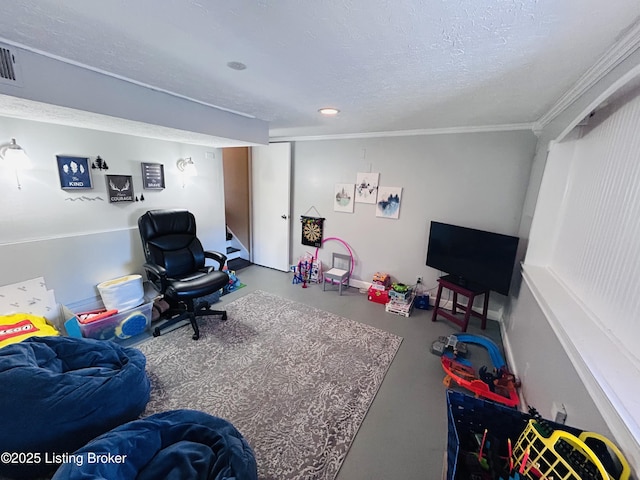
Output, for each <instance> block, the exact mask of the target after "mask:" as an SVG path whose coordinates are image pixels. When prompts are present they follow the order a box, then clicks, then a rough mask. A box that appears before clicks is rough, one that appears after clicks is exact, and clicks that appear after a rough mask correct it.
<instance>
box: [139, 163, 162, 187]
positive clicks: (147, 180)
mask: <svg viewBox="0 0 640 480" xmlns="http://www.w3.org/2000/svg"><path fill="white" fill-rule="evenodd" d="M142 188H144V189H145V190H162V189H163V188H164V165H162V164H161V163H143V164H142Z"/></svg>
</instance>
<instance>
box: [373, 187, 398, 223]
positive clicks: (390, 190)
mask: <svg viewBox="0 0 640 480" xmlns="http://www.w3.org/2000/svg"><path fill="white" fill-rule="evenodd" d="M401 203H402V187H380V190H379V191H378V202H377V204H376V217H383V218H393V219H397V218H398V217H399V216H400V204H401Z"/></svg>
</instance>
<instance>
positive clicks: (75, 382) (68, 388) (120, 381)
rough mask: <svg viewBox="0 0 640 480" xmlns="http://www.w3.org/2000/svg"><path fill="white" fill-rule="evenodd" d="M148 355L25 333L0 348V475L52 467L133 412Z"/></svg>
mask: <svg viewBox="0 0 640 480" xmlns="http://www.w3.org/2000/svg"><path fill="white" fill-rule="evenodd" d="M145 365H146V358H145V356H144V355H143V354H142V352H140V351H139V350H137V349H134V348H126V347H123V346H121V345H118V344H116V343H113V342H108V341H100V340H93V339H88V338H67V337H53V336H51V337H31V338H29V339H27V340H24V341H22V342H20V343H16V344H13V345H8V346H6V347H3V348H0V452H17V453H29V454H31V455H32V457H31V459H30V460H31V461H30V463H28V460H29V459H26V458H19V457H16V458H15V461H13V460H12V461H9V462H5V461H3V462H0V476H1V475H4V476H7V477H10V478H34V477H37V476H39V475H45V474H47V473H52V472H53V471H55V469H56V468H57V467H58V464H59V463H61V461H63V460H61V459H60V458H59V457H57V458H56V457H55V455H54V454H56V453H60V454H63V453H67V454H68V453H69V452H73V451H75V450H77V449H78V448H80V447H82V446H83V445H85V444H86V443H87V442H88V441H89V440H91V439H93V438H95V437H97V436H98V435H101V434H103V433H105V432H108V431H109V430H111V429H112V428H114V427H116V426H118V425H122V424H123V423H126V422H129V421H131V420H134V419H136V418H138V417H139V416H140V414H141V413H142V412H143V411H144V408H145V406H146V405H147V402H148V401H149V391H150V384H149V379H148V378H147V374H146V372H145Z"/></svg>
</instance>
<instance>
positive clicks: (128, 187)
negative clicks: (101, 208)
mask: <svg viewBox="0 0 640 480" xmlns="http://www.w3.org/2000/svg"><path fill="white" fill-rule="evenodd" d="M106 177H107V191H108V192H109V202H110V203H117V202H133V182H132V180H131V178H132V177H131V175H107V176H106Z"/></svg>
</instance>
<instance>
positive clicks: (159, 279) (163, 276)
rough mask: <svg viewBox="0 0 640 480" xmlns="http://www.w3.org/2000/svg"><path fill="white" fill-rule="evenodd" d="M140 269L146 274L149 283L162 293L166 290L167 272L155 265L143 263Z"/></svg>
mask: <svg viewBox="0 0 640 480" xmlns="http://www.w3.org/2000/svg"><path fill="white" fill-rule="evenodd" d="M142 267H143V268H144V270H145V272H147V278H148V279H149V281H150V282H151V283H153V284H154V285H155V286H156V287H158V288H159V289H160V291H161V292H164V291H165V289H166V288H167V270H166V269H165V268H164V267H162V266H160V265H156V264H155V263H145V264H144V265H142Z"/></svg>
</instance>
